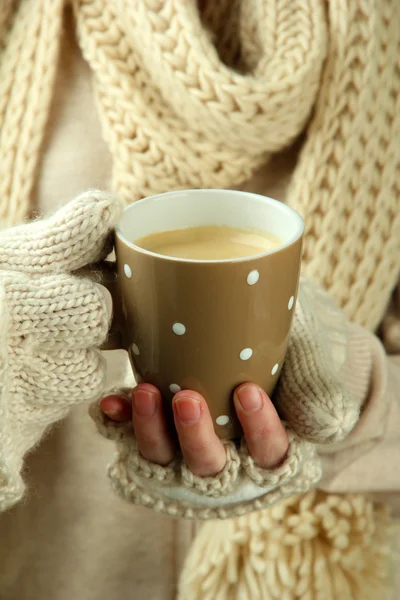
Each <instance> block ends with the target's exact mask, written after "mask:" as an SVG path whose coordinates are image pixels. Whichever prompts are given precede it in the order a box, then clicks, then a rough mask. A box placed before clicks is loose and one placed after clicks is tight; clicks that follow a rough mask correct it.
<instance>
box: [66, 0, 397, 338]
mask: <svg viewBox="0 0 400 600" xmlns="http://www.w3.org/2000/svg"><path fill="white" fill-rule="evenodd" d="M203 5H204V13H203V14H202V13H200V14H199V12H198V9H197V3H196V2H194V0H192V1H189V2H188V1H186V0H180V1H176V2H161V1H158V0H157V1H155V0H147V1H144V2H140V3H137V5H135V7H133V6H132V4H131V3H130V2H128V0H119V1H118V2H116V3H109V2H106V0H74V7H75V14H76V19H77V25H78V36H79V41H80V44H81V47H82V51H83V53H84V55H85V57H86V59H87V60H88V62H89V64H90V66H91V68H92V70H93V73H94V83H95V89H96V93H97V98H98V104H99V109H100V117H101V121H102V125H103V131H104V135H105V138H106V140H107V142H108V145H109V147H110V150H111V153H112V155H113V158H114V163H113V164H114V171H113V181H114V187H115V189H117V190H118V191H119V192H120V193H121V194H122V196H123V197H124V198H126V199H127V201H129V202H130V201H131V200H132V199H133V197H132V193H134V194H136V196H135V197H141V196H146V195H150V194H154V193H158V192H161V191H165V190H170V189H174V188H188V187H231V186H233V185H237V184H239V183H241V182H243V181H244V180H246V179H247V178H248V177H249V175H250V174H251V173H252V172H253V171H254V169H255V168H256V167H257V166H259V165H260V164H262V163H263V162H264V161H265V160H266V157H267V156H268V154H270V153H271V152H276V151H277V150H280V149H282V148H285V147H286V146H288V145H289V144H290V143H291V142H292V141H293V140H294V139H295V138H296V137H297V136H298V135H299V134H300V133H301V132H302V131H303V130H304V127H305V125H306V123H307V120H308V119H309V117H310V114H311V110H312V109H313V108H315V110H314V112H313V115H312V118H311V121H310V124H309V126H308V128H307V136H306V139H307V141H306V142H305V144H304V148H303V150H302V152H301V156H300V160H299V164H298V167H297V169H296V171H295V174H294V178H293V182H292V185H291V187H290V189H289V194H288V203H289V204H291V205H292V206H294V207H295V208H296V209H297V210H299V212H300V213H301V214H302V215H303V216H305V217H306V227H307V235H306V237H305V244H304V272H305V274H306V275H308V276H309V277H311V278H312V279H315V280H316V281H318V282H320V283H322V285H323V287H325V288H326V289H328V290H329V291H330V292H331V294H332V296H333V297H334V298H335V299H336V301H337V302H338V303H339V305H340V306H341V307H342V308H344V309H345V311H346V314H347V316H348V317H350V318H351V320H354V321H357V322H359V323H360V324H362V325H365V326H367V327H369V328H370V329H374V328H375V327H376V326H377V324H378V323H379V321H380V320H381V318H382V316H383V313H384V310H385V308H386V304H387V300H388V297H389V295H390V292H391V290H392V289H393V287H394V285H395V283H396V279H397V276H398V271H399V268H400V264H399V259H398V257H399V255H400V211H399V210H398V209H399V201H400V188H399V185H398V181H397V176H396V173H398V170H399V168H400V162H399V161H400V159H399V154H398V152H397V148H398V144H399V140H400V68H399V65H398V56H399V52H400V31H399V29H398V27H397V23H398V22H399V21H400V5H399V3H398V2H397V1H396V0H383V1H379V2H378V0H369V1H368V2H364V1H363V0H347V1H346V2H345V3H344V4H343V3H342V2H338V1H337V0H331V1H330V2H329V3H328V5H327V7H326V8H327V12H325V10H324V9H325V6H324V3H322V2H320V1H319V0H307V1H306V2H304V1H303V0H281V1H279V2H272V1H271V0H258V1H255V0H242V1H241V2H233V3H232V2H230V1H229V2H228V0H220V2H218V3H215V2H211V1H208V2H204V3H203ZM328 40H329V41H328ZM325 58H326V62H325V64H324V62H323V61H324V59H325ZM224 61H226V62H224ZM321 70H322V71H321ZM321 72H322V78H321ZM243 149H245V151H243ZM133 190H134V192H132V191H133ZM378 211H379V212H378ZM350 290H352V291H351V293H350Z"/></svg>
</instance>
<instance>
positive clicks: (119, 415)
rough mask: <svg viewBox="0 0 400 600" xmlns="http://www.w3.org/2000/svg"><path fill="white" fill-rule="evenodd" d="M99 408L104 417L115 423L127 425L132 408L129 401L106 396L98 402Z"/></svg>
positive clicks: (120, 397)
mask: <svg viewBox="0 0 400 600" xmlns="http://www.w3.org/2000/svg"><path fill="white" fill-rule="evenodd" d="M100 408H101V410H102V411H103V413H104V414H105V415H107V417H108V418H109V419H111V420H112V421H116V422H117V423H127V422H128V421H130V420H131V418H132V408H131V404H130V402H129V400H127V399H126V398H123V397H122V396H116V395H115V394H114V395H112V396H106V398H103V400H102V401H101V402H100Z"/></svg>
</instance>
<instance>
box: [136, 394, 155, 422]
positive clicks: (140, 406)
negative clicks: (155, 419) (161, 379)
mask: <svg viewBox="0 0 400 600" xmlns="http://www.w3.org/2000/svg"><path fill="white" fill-rule="evenodd" d="M132 401H133V402H132V404H133V410H134V412H135V414H136V415H137V416H138V417H152V416H153V415H154V413H155V412H156V400H155V397H154V395H153V394H152V393H151V392H147V391H146V390H134V391H133V392H132Z"/></svg>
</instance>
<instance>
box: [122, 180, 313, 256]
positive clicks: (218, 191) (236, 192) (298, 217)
mask: <svg viewBox="0 0 400 600" xmlns="http://www.w3.org/2000/svg"><path fill="white" fill-rule="evenodd" d="M209 193H214V194H219V195H227V194H230V195H232V194H234V195H236V196H247V197H251V198H254V199H257V200H258V201H262V202H264V203H265V204H269V205H271V204H272V205H273V206H274V207H275V208H277V209H278V210H281V211H282V212H285V213H286V214H288V215H290V216H291V218H294V219H295V220H296V221H297V230H296V233H295V234H294V235H293V236H292V237H290V238H289V239H288V240H286V241H285V242H283V243H282V244H279V246H276V247H274V248H270V249H269V250H266V251H264V252H261V253H258V254H252V255H250V256H243V257H239V258H223V259H198V258H184V257H176V256H168V255H165V254H158V253H157V252H152V251H151V250H146V249H145V248H142V247H141V246H138V245H137V244H135V243H134V242H131V241H129V240H128V239H127V238H126V237H125V236H124V234H123V233H122V231H121V229H120V224H121V222H122V220H123V219H124V216H126V214H127V213H128V212H130V211H131V210H134V209H135V207H137V206H138V205H140V204H144V203H147V202H149V201H157V200H159V199H160V198H165V197H166V196H177V195H180V194H189V195H192V194H197V195H198V194H200V195H207V194H209ZM304 227H305V226H304V220H303V218H302V217H301V215H299V213H298V212H297V211H296V210H294V209H293V208H291V207H290V206H288V205H287V204H284V203H283V202H281V201H280V200H276V199H275V198H271V197H269V196H263V195H262V194H255V193H253V192H245V191H243V190H228V189H218V188H202V189H190V190H172V191H170V192H163V193H161V194H154V195H153V196H146V197H145V198H141V199H140V200H136V201H135V202H132V204H129V205H128V206H127V207H125V209H124V211H123V213H122V215H121V217H120V219H119V221H118V224H117V226H116V228H115V234H116V236H117V237H118V238H119V239H120V240H121V242H123V243H124V244H125V245H126V246H128V247H129V248H131V249H132V250H134V251H135V252H139V253H140V254H145V255H148V256H152V257H153V258H157V259H160V260H167V261H173V262H181V263H195V264H219V263H225V264H226V263H239V262H240V263H241V262H247V261H254V260H257V259H260V258H263V257H265V256H268V255H270V254H275V253H277V252H281V251H282V250H284V249H285V248H288V247H289V246H291V245H292V244H294V243H295V242H297V241H298V240H299V239H300V238H301V237H302V236H303V234H304Z"/></svg>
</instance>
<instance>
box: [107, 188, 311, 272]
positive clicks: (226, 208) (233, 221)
mask: <svg viewBox="0 0 400 600" xmlns="http://www.w3.org/2000/svg"><path fill="white" fill-rule="evenodd" d="M202 226H222V227H233V228H237V229H244V230H247V231H250V232H254V233H260V232H262V231H265V232H267V233H271V234H273V235H274V236H276V237H278V238H279V239H281V240H282V244H279V246H276V247H275V248H272V249H270V250H267V251H265V252H262V253H260V254H257V255H252V256H245V257H240V258H226V259H213V260H201V259H192V258H177V257H174V256H166V255H164V254H157V253H156V252H151V251H149V250H145V249H144V248H141V247H140V246H137V245H136V244H135V240H138V239H140V238H142V237H144V236H147V235H150V234H153V233H159V232H162V231H171V230H174V229H186V228H190V227H202ZM303 231H304V222H303V219H302V218H301V217H300V215H299V214H298V213H297V212H296V211H295V210H293V209H292V208H290V207H289V206H286V205H285V204H283V203H282V202H279V201H278V200H274V199H273V198H268V197H267V196H260V195H258V194H250V193H248V192H240V191H236V190H188V191H176V192H166V193H165V194H159V195H157V196H150V197H148V198H144V199H143V200H138V201H137V202H134V203H133V204H131V205H130V206H128V207H127V208H126V209H125V211H124V213H123V215H122V217H121V219H120V222H119V225H118V227H117V230H116V234H117V236H118V237H119V238H120V239H121V240H122V241H123V242H124V243H125V244H127V245H128V246H130V247H131V248H132V249H134V250H135V251H136V252H141V253H143V254H149V255H151V256H157V257H158V258H161V259H164V260H173V261H180V262H191V263H221V262H222V263H227V262H242V261H248V260H254V259H255V258H259V257H262V256H266V255H268V254H273V253H274V252H279V250H282V248H284V247H286V246H289V245H291V244H293V243H294V242H295V241H296V240H298V239H299V237H301V235H302V233H303Z"/></svg>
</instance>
